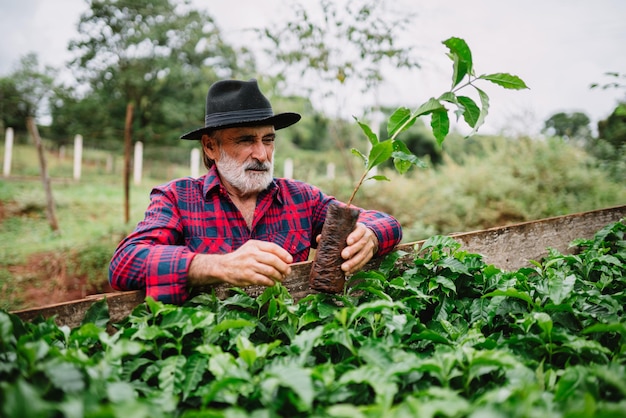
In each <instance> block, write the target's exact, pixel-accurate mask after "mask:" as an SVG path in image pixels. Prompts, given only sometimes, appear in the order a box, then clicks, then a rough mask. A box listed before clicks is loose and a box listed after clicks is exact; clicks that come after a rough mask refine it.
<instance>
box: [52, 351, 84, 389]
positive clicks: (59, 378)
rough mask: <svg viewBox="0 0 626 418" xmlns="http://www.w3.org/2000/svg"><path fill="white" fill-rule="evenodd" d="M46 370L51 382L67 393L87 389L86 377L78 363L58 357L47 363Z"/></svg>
mask: <svg viewBox="0 0 626 418" xmlns="http://www.w3.org/2000/svg"><path fill="white" fill-rule="evenodd" d="M44 372H45V373H46V376H48V379H50V383H51V384H52V385H54V386H55V387H57V388H59V389H61V390H62V391H63V392H65V393H79V392H82V391H83V390H84V389H85V378H84V377H83V375H82V373H81V372H80V369H79V367H78V366H77V365H74V364H71V363H66V362H62V360H61V359H60V358H57V359H55V360H54V361H53V362H51V363H48V364H46V366H45V368H44Z"/></svg>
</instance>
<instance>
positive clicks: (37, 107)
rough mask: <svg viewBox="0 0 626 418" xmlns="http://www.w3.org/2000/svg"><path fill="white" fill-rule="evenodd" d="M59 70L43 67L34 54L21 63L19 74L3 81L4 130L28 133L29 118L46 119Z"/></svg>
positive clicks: (1, 115)
mask: <svg viewBox="0 0 626 418" xmlns="http://www.w3.org/2000/svg"><path fill="white" fill-rule="evenodd" d="M56 74H57V71H56V70H54V69H53V68H52V67H50V66H45V67H42V66H41V65H40V64H39V59H38V58H37V56H36V55H35V54H33V53H30V54H27V55H25V56H24V57H22V59H21V60H20V62H19V65H18V67H17V69H16V70H15V71H13V72H12V73H11V74H10V75H9V76H8V77H6V78H2V79H0V121H1V122H2V124H0V127H13V128H14V129H15V130H16V131H20V132H23V131H26V118H27V117H30V116H33V117H34V116H43V115H44V114H45V111H46V109H47V107H48V106H49V101H50V99H51V98H52V97H53V93H54V79H55V77H56Z"/></svg>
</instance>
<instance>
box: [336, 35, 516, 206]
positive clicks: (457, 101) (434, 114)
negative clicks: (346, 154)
mask: <svg viewBox="0 0 626 418" xmlns="http://www.w3.org/2000/svg"><path fill="white" fill-rule="evenodd" d="M443 44H444V45H445V46H447V47H448V49H449V51H450V52H449V54H448V56H449V57H450V58H451V59H452V61H453V66H452V70H453V71H452V86H451V88H450V90H449V91H447V92H445V93H443V94H442V95H441V96H440V97H439V98H438V99H435V98H430V99H429V100H428V101H426V102H425V103H423V104H422V105H420V106H419V107H418V108H417V109H416V110H414V111H411V110H409V109H408V108H405V107H401V108H399V109H397V110H396V111H395V112H394V113H393V114H392V115H391V116H390V117H389V121H388V123H387V133H388V135H389V138H388V139H387V140H384V141H380V139H379V138H378V136H377V135H376V133H374V132H373V131H372V129H371V128H370V127H369V126H368V125H366V124H364V123H362V122H359V121H358V119H357V123H358V124H359V126H360V127H361V129H362V130H363V133H364V134H365V136H366V137H367V139H368V140H369V142H370V145H371V148H370V150H369V154H368V155H366V154H364V153H363V152H361V151H359V150H356V149H353V150H352V152H353V154H355V155H357V156H359V157H360V158H361V159H362V160H363V163H364V165H365V171H364V173H363V175H362V176H361V178H360V179H359V181H358V183H357V184H356V186H355V188H354V190H353V192H352V195H351V196H350V199H349V200H348V204H350V203H351V202H352V200H353V199H354V196H355V195H356V193H357V191H358V190H359V188H360V187H361V185H362V184H363V181H365V180H366V177H367V174H368V173H369V172H370V171H371V170H372V169H373V168H374V167H376V166H379V165H381V164H383V163H385V162H386V161H387V160H389V159H390V158H393V162H394V166H395V168H396V170H397V171H398V172H399V173H400V174H404V173H406V172H407V171H408V170H409V169H410V168H411V167H412V166H413V165H415V166H418V167H424V166H425V164H424V162H422V161H421V160H420V159H419V158H418V157H417V156H415V155H414V154H412V153H411V151H410V150H409V149H408V148H407V146H406V144H405V143H404V142H402V141H401V140H399V139H397V136H398V135H399V134H400V133H402V132H404V131H406V130H407V129H409V128H410V127H411V126H413V125H414V124H415V122H416V121H417V119H418V118H420V117H423V116H427V115H430V117H431V119H430V126H431V128H432V132H433V135H434V136H435V138H436V139H437V143H438V144H439V145H442V144H443V141H444V140H445V138H446V137H447V136H448V134H449V132H450V118H449V116H448V113H449V112H450V111H451V110H449V109H448V108H447V107H446V106H445V104H446V103H447V104H452V105H454V106H455V107H456V111H455V113H456V114H457V116H458V115H462V116H463V119H464V120H465V122H466V123H467V124H468V125H469V126H470V127H471V128H473V130H472V132H471V133H470V136H471V135H473V134H475V133H476V132H477V131H478V128H479V127H480V126H481V125H482V124H483V122H484V121H485V117H486V116H487V113H488V109H489V97H488V96H487V94H486V93H485V92H484V91H483V90H481V89H479V88H478V87H476V85H475V83H476V81H477V80H486V81H490V82H492V83H494V84H497V85H499V86H501V87H504V88H506V89H513V90H521V89H526V88H528V87H527V86H526V84H525V83H524V81H522V80H521V79H520V78H519V77H517V76H514V75H511V74H506V73H494V74H483V75H480V76H478V77H477V76H476V75H475V73H474V63H473V60H472V54H471V51H470V48H469V46H468V45H467V43H466V42H465V41H464V40H463V39H460V38H449V39H447V40H445V41H443ZM464 80H466V81H465V83H464V84H461V82H463V81H464ZM469 86H471V87H473V88H474V90H475V91H476V92H477V94H478V96H479V97H480V102H481V106H480V107H479V106H478V105H477V104H476V103H475V102H474V100H472V99H471V98H470V97H467V96H460V95H458V94H457V92H458V91H459V90H461V89H463V88H465V87H469ZM372 178H373V179H375V180H388V178H387V177H385V176H374V177H372Z"/></svg>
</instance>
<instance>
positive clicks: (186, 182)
mask: <svg viewBox="0 0 626 418" xmlns="http://www.w3.org/2000/svg"><path fill="white" fill-rule="evenodd" d="M331 202H337V203H339V204H340V205H344V206H345V204H343V203H341V202H338V201H337V200H336V199H335V198H333V197H331V196H327V195H324V194H323V193H322V192H321V191H320V190H319V189H318V188H316V187H314V186H311V185H309V184H306V183H303V182H300V181H295V180H289V179H274V181H273V182H272V184H271V185H270V186H269V187H268V188H267V189H266V190H265V191H263V192H261V193H260V195H259V197H258V199H257V207H256V210H255V212H254V219H253V221H252V229H249V228H248V226H247V224H246V221H245V220H244V218H243V216H242V215H241V213H240V212H239V210H238V209H237V208H236V207H235V205H234V204H233V202H232V201H231V200H230V197H229V196H228V193H227V192H226V189H225V188H224V187H223V186H222V184H221V182H220V179H219V176H218V175H217V172H216V171H215V168H214V167H213V168H211V169H210V170H209V172H208V173H207V174H206V175H204V176H202V177H199V178H197V179H194V178H182V179H177V180H173V181H171V182H169V183H167V184H165V185H163V186H159V187H156V188H154V189H153V190H152V193H151V194H150V204H149V206H148V209H147V210H146V213H145V218H144V219H143V221H141V222H139V224H137V227H136V228H135V230H134V231H133V232H132V233H131V234H130V235H129V236H128V237H126V238H125V239H124V240H123V241H122V242H121V243H120V244H119V246H118V248H117V250H116V251H115V254H114V255H113V258H112V260H111V264H110V266H109V281H110V283H111V286H112V287H113V288H114V289H117V290H133V289H143V288H145V289H146V296H151V297H153V298H154V299H156V300H160V301H163V302H166V303H176V304H179V303H182V302H184V301H185V300H186V299H187V297H188V296H189V294H188V289H187V272H188V271H189V264H190V263H191V260H192V259H193V257H194V256H195V255H196V254H198V253H211V254H223V253H228V252H231V251H234V250H236V249H237V248H239V247H241V246H242V245H243V244H244V243H245V242H246V241H248V240H250V239H257V240H263V241H270V242H274V243H276V244H278V245H280V246H281V247H283V248H284V249H286V250H287V251H289V253H290V254H291V255H292V256H293V260H294V262H299V261H306V260H307V259H308V257H309V250H310V248H311V247H314V248H315V247H316V241H315V237H316V236H317V235H319V234H320V233H321V231H322V226H323V224H324V219H325V217H326V209H327V207H328V205H329V204H330V203H331ZM360 211H361V213H360V215H359V222H362V223H364V224H365V225H367V227H369V228H370V229H371V230H372V231H374V233H375V234H376V236H377V237H378V243H379V247H378V253H377V255H384V254H387V253H389V252H390V251H391V250H393V248H394V247H395V246H396V245H397V244H398V243H399V242H400V240H401V238H402V229H401V227H400V224H399V223H398V221H397V220H396V219H394V218H393V217H391V216H389V215H387V214H385V213H382V212H378V211H367V210H363V209H361V210H360Z"/></svg>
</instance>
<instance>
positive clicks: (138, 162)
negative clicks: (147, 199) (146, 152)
mask: <svg viewBox="0 0 626 418" xmlns="http://www.w3.org/2000/svg"><path fill="white" fill-rule="evenodd" d="M133 163H134V165H133V168H134V171H133V179H134V181H135V185H136V186H139V185H140V184H141V170H142V169H143V142H141V141H137V142H135V157H134V161H133Z"/></svg>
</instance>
